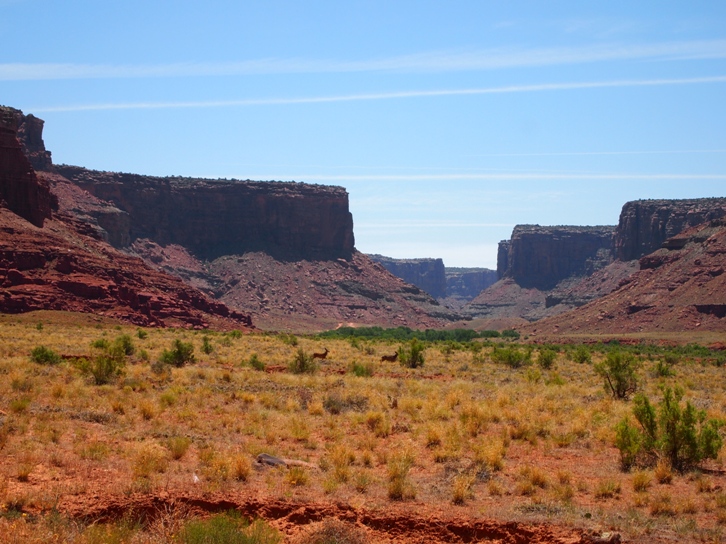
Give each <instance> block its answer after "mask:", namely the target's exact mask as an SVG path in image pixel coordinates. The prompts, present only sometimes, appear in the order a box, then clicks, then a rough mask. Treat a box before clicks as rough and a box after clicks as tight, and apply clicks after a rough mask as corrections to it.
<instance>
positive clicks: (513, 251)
mask: <svg viewBox="0 0 726 544" xmlns="http://www.w3.org/2000/svg"><path fill="white" fill-rule="evenodd" d="M614 232H615V227H614V226H604V227H576V226H555V227H541V226H539V225H517V226H516V227H514V230H513V231H512V238H511V239H510V240H509V243H508V244H507V245H506V248H507V255H506V258H505V260H506V267H503V266H499V264H498V265H497V270H500V269H503V270H504V272H503V274H502V277H504V278H511V279H513V280H514V281H515V282H516V283H517V284H518V285H520V286H522V287H525V288H535V289H540V290H546V289H552V288H553V287H554V286H555V285H557V284H558V283H559V282H561V281H562V280H564V279H566V278H570V277H572V276H582V275H587V274H591V273H592V272H594V271H595V270H598V269H600V268H602V267H603V266H606V265H607V264H609V263H610V261H611V260H612V243H613V234H614Z"/></svg>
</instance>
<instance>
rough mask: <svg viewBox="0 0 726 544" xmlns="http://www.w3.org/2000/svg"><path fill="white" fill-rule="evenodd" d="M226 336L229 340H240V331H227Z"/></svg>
mask: <svg viewBox="0 0 726 544" xmlns="http://www.w3.org/2000/svg"><path fill="white" fill-rule="evenodd" d="M227 336H229V337H230V338H235V339H237V338H242V331H238V330H236V329H235V330H233V331H229V332H228V333H227Z"/></svg>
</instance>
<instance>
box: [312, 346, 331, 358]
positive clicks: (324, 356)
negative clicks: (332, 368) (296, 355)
mask: <svg viewBox="0 0 726 544" xmlns="http://www.w3.org/2000/svg"><path fill="white" fill-rule="evenodd" d="M323 349H324V350H325V351H323V352H322V353H313V359H325V358H326V357H327V356H328V348H323Z"/></svg>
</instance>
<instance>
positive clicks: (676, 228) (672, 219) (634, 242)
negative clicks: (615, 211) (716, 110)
mask: <svg viewBox="0 0 726 544" xmlns="http://www.w3.org/2000/svg"><path fill="white" fill-rule="evenodd" d="M724 216H726V198H697V199H686V200H636V201H633V202H627V203H626V204H625V205H624V206H623V209H622V211H621V213H620V221H619V222H618V228H617V229H616V231H615V240H614V249H615V257H616V258H617V259H619V260H621V261H629V260H632V259H639V258H641V257H642V256H644V255H647V254H649V253H652V252H653V251H655V250H657V249H658V248H660V247H661V245H662V244H663V242H665V241H666V240H667V239H668V238H671V237H672V236H675V235H677V234H679V233H680V232H683V231H684V230H685V229H687V228H689V227H694V226H696V225H700V224H702V223H705V222H707V221H711V220H713V219H720V218H722V217H724Z"/></svg>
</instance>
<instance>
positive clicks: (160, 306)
mask: <svg viewBox="0 0 726 544" xmlns="http://www.w3.org/2000/svg"><path fill="white" fill-rule="evenodd" d="M85 227H86V225H85V223H82V222H80V221H78V220H77V219H75V218H73V217H71V216H65V217H64V216H63V215H62V214H59V215H58V217H57V218H54V219H50V220H46V224H45V227H44V228H42V229H41V228H37V227H35V226H33V225H31V224H30V223H28V222H27V221H25V220H23V219H21V218H20V217H19V216H18V215H16V214H14V213H12V212H11V211H10V210H7V209H1V208H0V231H1V232H2V233H3V236H2V237H0V312H4V313H23V312H29V311H33V310H66V311H75V312H84V313H95V314H99V315H105V316H109V317H114V318H117V319H121V320H123V321H128V322H131V323H134V324H137V325H144V326H184V327H196V328H204V327H207V326H209V325H215V326H216V327H221V328H245V327H250V326H251V325H252V321H251V318H250V317H249V315H246V314H242V313H239V312H233V311H231V310H230V309H229V308H228V307H227V306H225V305H224V304H222V303H221V302H218V301H214V300H212V299H210V298H209V297H207V296H205V295H204V294H202V293H201V292H199V291H198V290H196V289H194V288H192V287H190V286H188V285H186V284H184V283H183V282H182V281H181V280H180V279H178V278H175V277H173V276H170V275H169V274H164V273H161V272H158V271H156V270H154V269H152V268H150V267H148V266H147V265H146V264H145V263H144V262H143V261H142V260H141V259H138V258H135V257H131V256H129V255H126V254H124V253H121V252H119V251H117V250H115V249H114V248H112V247H111V246H109V245H108V244H106V243H105V242H103V241H100V240H98V239H96V238H93V237H91V236H88V235H86V234H83V233H82V232H83V231H84V229H85Z"/></svg>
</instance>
